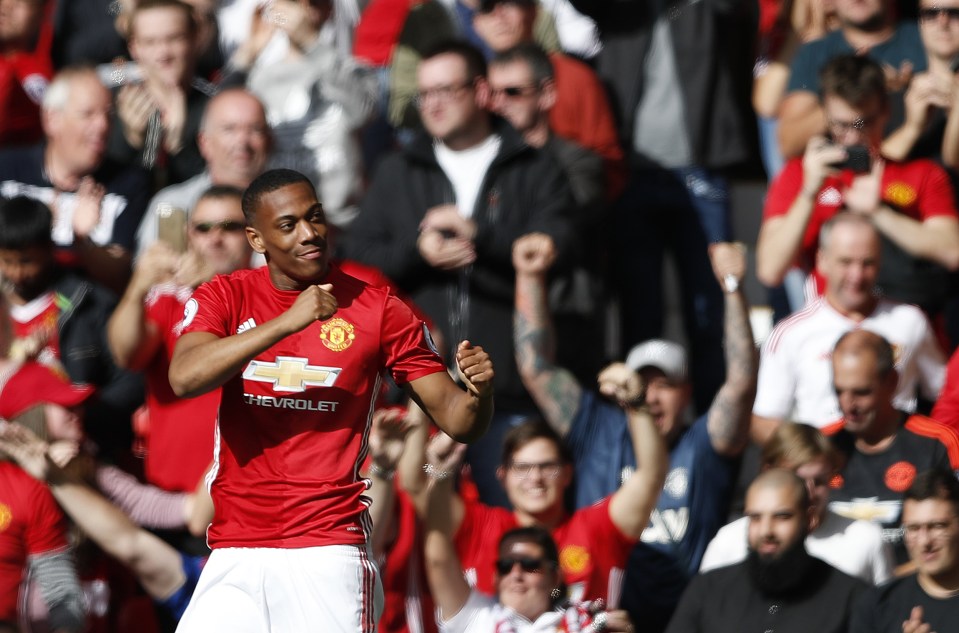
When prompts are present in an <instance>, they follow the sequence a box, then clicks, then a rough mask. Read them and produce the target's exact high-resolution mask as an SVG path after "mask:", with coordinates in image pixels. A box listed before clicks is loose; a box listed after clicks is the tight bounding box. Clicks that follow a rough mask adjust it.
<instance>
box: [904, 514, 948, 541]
mask: <svg viewBox="0 0 959 633" xmlns="http://www.w3.org/2000/svg"><path fill="white" fill-rule="evenodd" d="M955 520H956V519H955V517H953V518H951V519H947V520H945V521H930V522H929V523H903V525H902V533H903V536H904V537H905V538H906V539H908V540H915V539H917V538H919V535H920V534H921V533H922V532H928V533H929V538H931V539H933V540H935V541H941V540H943V539H945V538H946V536H948V535H949V529H950V528H951V527H952V525H953V523H955Z"/></svg>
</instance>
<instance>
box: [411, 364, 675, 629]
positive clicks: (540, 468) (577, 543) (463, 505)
mask: <svg viewBox="0 0 959 633" xmlns="http://www.w3.org/2000/svg"><path fill="white" fill-rule="evenodd" d="M616 387H617V388H618V389H625V385H624V384H621V383H620V382H618V381H617V382H616ZM622 406H623V408H624V410H625V411H626V415H625V416H624V417H626V418H627V419H626V420H624V422H625V426H628V427H629V431H630V434H631V435H632V436H633V439H634V442H633V445H634V446H635V447H636V458H637V459H636V461H637V464H638V465H639V466H638V467H637V468H636V470H635V471H634V472H633V473H632V474H631V475H630V477H629V478H628V479H627V480H626V481H625V482H624V483H623V485H622V486H621V487H620V488H619V489H618V490H616V491H615V492H614V493H613V494H611V495H609V496H607V497H605V498H604V499H602V500H600V501H598V502H597V503H596V504H594V505H592V506H590V507H588V508H583V509H580V510H577V511H576V512H574V513H572V514H569V513H567V512H566V510H565V508H564V507H563V496H564V493H565V491H566V489H567V488H568V487H569V485H570V484H571V483H572V479H573V475H574V473H573V467H572V464H571V462H570V459H569V455H568V452H567V451H566V449H565V447H564V446H563V444H562V440H561V439H560V437H559V436H558V435H557V434H556V432H555V431H553V429H552V428H550V426H549V425H548V424H546V423H545V422H543V421H541V420H532V421H529V422H524V423H523V424H520V425H519V426H515V427H513V428H512V429H510V431H509V433H508V434H507V435H506V438H505V440H504V442H503V459H502V462H501V465H500V469H499V476H500V478H501V481H502V485H503V487H504V488H506V492H507V495H509V499H510V502H511V503H512V504H513V510H512V511H509V510H506V509H505V508H493V507H490V506H487V505H484V504H482V503H479V502H476V501H471V500H468V499H466V498H463V497H462V496H460V495H457V494H456V493H455V492H454V490H453V481H454V478H453V477H452V475H454V474H456V472H458V470H459V465H460V463H461V462H460V460H461V459H462V455H463V451H462V450H461V448H462V447H461V446H456V445H455V442H453V441H452V440H450V439H449V437H447V436H446V435H445V434H441V433H438V434H437V435H436V436H434V438H433V440H432V441H431V442H430V445H429V447H428V449H427V457H428V464H429V466H427V476H429V477H430V478H432V480H433V481H432V483H431V485H430V488H429V496H428V499H427V500H426V504H425V505H426V508H425V509H424V511H425V512H426V514H427V517H426V519H425V520H426V521H427V522H430V521H432V520H434V519H435V518H436V517H435V516H434V514H433V513H434V511H436V510H440V511H442V512H443V513H444V514H445V516H444V517H443V521H444V525H447V526H448V527H447V528H446V529H444V532H446V533H447V534H450V535H454V536H453V541H454V543H455V548H456V555H457V558H458V559H459V563H460V564H461V565H462V572H463V574H465V576H466V578H467V580H468V581H469V583H470V585H471V586H473V587H475V588H476V590H477V591H479V592H481V593H485V594H493V593H495V590H496V584H497V582H496V581H497V575H496V574H495V573H494V572H495V559H493V556H495V555H496V554H495V553H496V544H497V543H498V542H499V540H500V538H501V537H502V536H503V534H505V533H506V532H508V531H509V530H511V529H512V528H514V527H518V526H524V527H530V526H538V527H542V528H545V529H547V530H549V531H550V533H551V534H552V535H553V538H554V539H555V540H556V544H557V546H558V547H559V551H560V558H559V561H560V567H561V569H562V575H563V579H564V581H565V582H566V587H567V595H568V597H569V598H570V600H572V601H573V602H574V603H578V602H582V601H585V600H597V599H602V600H604V601H605V604H606V606H607V607H609V608H618V605H619V602H620V600H621V597H622V572H623V569H624V568H625V565H626V560H627V559H628V558H629V551H630V549H631V548H632V547H633V545H634V544H635V543H636V541H637V540H638V539H639V535H640V534H641V533H642V531H643V527H645V525H646V523H647V521H648V520H649V513H650V510H652V508H653V507H654V506H655V504H656V497H658V496H659V490H660V488H661V487H662V485H663V477H664V475H665V473H666V450H665V445H664V443H663V440H662V438H661V437H660V436H659V433H658V432H657V430H656V427H655V425H654V423H653V418H652V415H650V413H649V411H648V409H647V408H646V407H644V406H643V405H642V404H641V399H639V400H637V399H635V398H633V399H632V400H631V401H630V402H625V401H624V402H623V403H622ZM427 539H429V535H427ZM429 567H430V565H429V564H427V574H428V576H427V577H429V574H430V569H429ZM430 588H431V590H432V592H433V597H434V599H435V600H436V601H437V604H438V605H439V606H440V607H441V609H442V608H443V604H444V600H445V598H444V597H441V596H440V595H439V593H438V591H437V587H436V585H435V577H434V578H433V580H431V582H430ZM446 604H449V603H446ZM444 611H445V609H444ZM446 617H448V616H446Z"/></svg>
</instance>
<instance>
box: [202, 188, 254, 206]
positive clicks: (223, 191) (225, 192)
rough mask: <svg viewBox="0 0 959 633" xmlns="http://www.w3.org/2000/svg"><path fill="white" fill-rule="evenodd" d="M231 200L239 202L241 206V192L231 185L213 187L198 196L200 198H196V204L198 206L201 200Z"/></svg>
mask: <svg viewBox="0 0 959 633" xmlns="http://www.w3.org/2000/svg"><path fill="white" fill-rule="evenodd" d="M231 198H232V199H234V200H239V201H240V204H242V203H243V190H242V189H240V188H239V187H234V186H233V185H213V186H211V187H210V188H209V189H207V190H206V191H204V192H203V193H201V194H200V197H199V198H197V201H196V204H200V201H201V200H226V199H231ZM193 206H196V205H193Z"/></svg>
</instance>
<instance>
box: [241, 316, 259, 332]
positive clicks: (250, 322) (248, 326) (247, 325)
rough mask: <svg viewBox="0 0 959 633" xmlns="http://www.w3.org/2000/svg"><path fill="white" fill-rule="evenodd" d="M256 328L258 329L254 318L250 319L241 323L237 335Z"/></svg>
mask: <svg viewBox="0 0 959 633" xmlns="http://www.w3.org/2000/svg"><path fill="white" fill-rule="evenodd" d="M255 327H256V321H254V320H253V317H250V318H249V319H247V320H246V321H244V322H243V323H241V324H240V327H238V328H236V333H237V334H239V333H241V332H246V331H247V330H249V329H251V328H255Z"/></svg>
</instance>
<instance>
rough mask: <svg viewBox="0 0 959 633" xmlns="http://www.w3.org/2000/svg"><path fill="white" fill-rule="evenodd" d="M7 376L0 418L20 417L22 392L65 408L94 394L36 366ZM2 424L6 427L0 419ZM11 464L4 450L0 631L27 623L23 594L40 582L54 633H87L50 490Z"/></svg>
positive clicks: (0, 456) (1, 387) (12, 632)
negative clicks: (40, 395)
mask: <svg viewBox="0 0 959 633" xmlns="http://www.w3.org/2000/svg"><path fill="white" fill-rule="evenodd" d="M9 372H15V373H12V374H11V373H9ZM4 373H5V374H6V375H5V376H3V377H0V378H2V384H0V394H2V402H3V404H2V405H0V420H2V418H7V417H9V418H13V417H15V416H16V415H17V414H18V413H19V412H17V411H16V410H15V409H14V408H13V406H12V405H13V402H12V400H14V397H15V396H16V393H15V392H17V391H20V390H24V391H30V390H34V391H36V390H43V391H44V393H45V397H47V398H48V399H49V400H50V402H54V403H57V404H59V405H61V406H64V407H76V406H79V405H80V404H81V403H82V402H83V401H84V400H86V399H87V398H88V397H89V396H90V394H91V393H92V391H93V390H92V389H90V388H89V387H84V386H80V385H75V386H70V385H69V384H68V383H65V382H63V381H61V380H60V379H59V378H56V377H54V376H53V375H52V371H51V370H50V369H47V368H46V367H43V366H41V365H38V364H35V363H29V364H27V365H24V366H22V367H21V366H19V365H12V366H7V367H4ZM11 394H13V396H14V397H11ZM2 424H8V423H7V422H3V421H0V425H2ZM7 460H8V455H7V454H6V452H5V451H4V450H3V447H2V446H0V508H2V510H3V511H2V521H0V525H2V526H3V529H2V530H0V631H2V632H3V633H16V632H17V631H19V630H20V629H19V628H18V625H19V624H20V623H21V622H27V620H28V615H27V613H25V612H19V611H18V609H19V608H21V607H22V606H23V605H25V604H27V603H28V602H29V600H28V599H27V596H26V595H25V593H24V592H25V591H26V590H27V588H28V586H29V581H34V582H36V583H38V584H39V588H40V593H41V596H42V598H43V602H44V603H45V604H46V607H47V611H48V613H49V615H48V616H47V622H46V624H47V625H48V626H49V627H50V630H52V631H57V632H64V633H68V632H74V631H76V632H79V631H85V630H86V622H85V618H84V614H83V599H82V598H83V596H82V594H81V590H80V583H79V581H78V579H77V572H76V568H75V565H74V562H73V553H72V552H71V550H70V545H69V541H68V534H67V524H66V521H65V520H64V518H63V514H62V512H61V511H60V508H59V507H58V506H57V502H56V501H55V500H54V499H53V497H52V496H51V495H50V491H49V490H48V489H47V487H46V486H44V485H43V484H40V483H39V482H37V481H36V480H34V479H32V478H31V477H29V476H28V475H27V474H26V473H25V472H23V471H22V470H21V469H20V468H19V467H18V466H16V465H15V464H14V463H13V462H10V461H7ZM36 624H37V623H36V622H31V623H30V625H31V626H32V625H36Z"/></svg>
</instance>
